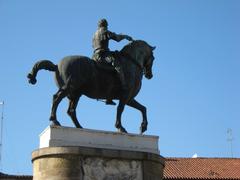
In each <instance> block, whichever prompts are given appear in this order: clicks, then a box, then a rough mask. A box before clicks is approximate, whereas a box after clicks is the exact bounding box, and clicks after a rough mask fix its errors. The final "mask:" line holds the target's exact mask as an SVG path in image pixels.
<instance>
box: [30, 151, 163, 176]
mask: <svg viewBox="0 0 240 180" xmlns="http://www.w3.org/2000/svg"><path fill="white" fill-rule="evenodd" d="M32 162H33V180H46V179H47V180H161V179H162V176H163V167H164V158H163V157H161V156H159V155H156V154H152V153H144V152H133V151H124V150H110V149H99V148H86V147H50V148H42V149H39V150H36V151H34V152H33V154H32Z"/></svg>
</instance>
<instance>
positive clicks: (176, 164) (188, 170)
mask: <svg viewBox="0 0 240 180" xmlns="http://www.w3.org/2000/svg"><path fill="white" fill-rule="evenodd" d="M165 160H166V161H165V163H166V164H165V168H164V173H163V174H164V179H239V180H240V158H166V159H165Z"/></svg>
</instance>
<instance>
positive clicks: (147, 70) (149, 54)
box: [143, 44, 156, 79]
mask: <svg viewBox="0 0 240 180" xmlns="http://www.w3.org/2000/svg"><path fill="white" fill-rule="evenodd" d="M155 48H156V47H152V46H150V45H148V44H147V47H146V56H145V58H144V61H143V67H144V69H143V72H144V75H145V77H146V78H147V79H151V78H152V77H153V74H152V65H153V60H154V56H153V50H154V49H155Z"/></svg>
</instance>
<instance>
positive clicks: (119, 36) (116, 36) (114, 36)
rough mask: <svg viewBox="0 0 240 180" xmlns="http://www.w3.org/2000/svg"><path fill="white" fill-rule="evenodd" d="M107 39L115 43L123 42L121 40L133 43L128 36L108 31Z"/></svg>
mask: <svg viewBox="0 0 240 180" xmlns="http://www.w3.org/2000/svg"><path fill="white" fill-rule="evenodd" d="M108 37H109V39H113V40H115V41H117V42H119V41H121V40H123V39H126V40H128V41H133V39H132V37H130V36H128V35H124V34H116V33H114V32H110V31H108Z"/></svg>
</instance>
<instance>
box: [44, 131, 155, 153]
mask: <svg viewBox="0 0 240 180" xmlns="http://www.w3.org/2000/svg"><path fill="white" fill-rule="evenodd" d="M158 139H159V138H158V136H151V135H139V134H125V133H117V132H110V131H100V130H90V129H77V128H71V127H58V126H49V127H47V128H46V129H45V130H44V131H43V132H42V133H41V135H40V148H44V147H66V146H75V147H76V146H77V147H93V148H104V149H113V150H127V151H138V152H148V153H153V154H159V153H160V152H159V149H158Z"/></svg>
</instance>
